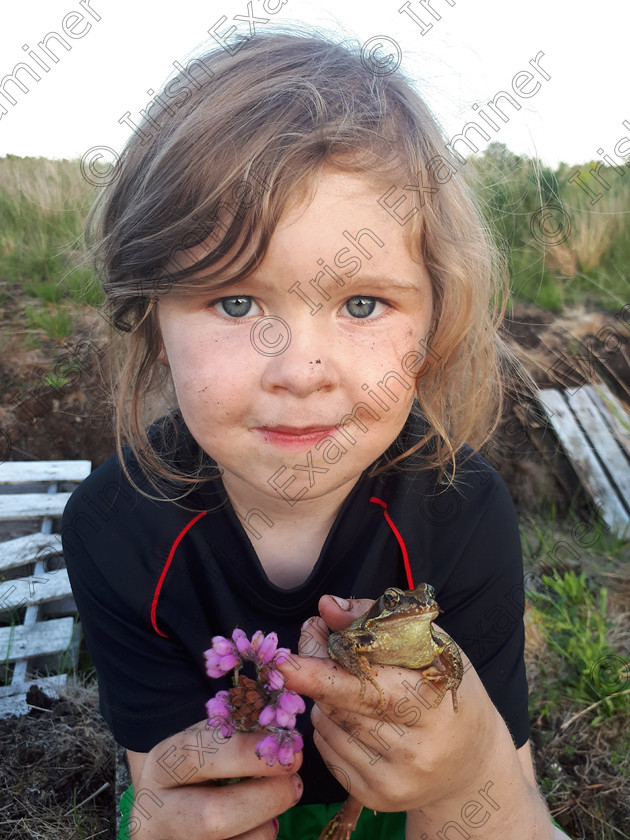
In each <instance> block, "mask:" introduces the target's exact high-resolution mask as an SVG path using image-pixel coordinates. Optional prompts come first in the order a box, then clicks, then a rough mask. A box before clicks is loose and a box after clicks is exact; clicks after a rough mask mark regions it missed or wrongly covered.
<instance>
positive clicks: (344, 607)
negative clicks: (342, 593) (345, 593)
mask: <svg viewBox="0 0 630 840" xmlns="http://www.w3.org/2000/svg"><path fill="white" fill-rule="evenodd" d="M330 597H331V598H332V599H333V601H334V602H335V604H337V606H338V607H341V609H342V610H349V609H350V602H349V601H346V599H345V598H339V597H338V596H337V595H331V596H330Z"/></svg>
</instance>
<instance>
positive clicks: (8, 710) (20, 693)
mask: <svg viewBox="0 0 630 840" xmlns="http://www.w3.org/2000/svg"><path fill="white" fill-rule="evenodd" d="M67 679H68V675H67V674H55V675H54V676H52V677H37V678H36V679H34V680H33V681H32V682H24V681H21V682H19V683H11V685H7V686H0V698H1V699H0V718H8V717H21V716H22V715H27V714H28V713H29V711H30V708H31V707H30V706H29V704H28V703H27V702H26V695H27V692H28V690H29V688H30V687H31V686H32V685H36V686H38V687H39V688H41V689H42V691H43V692H44V693H45V694H48V696H49V697H58V696H59V695H58V694H57V692H56V691H55V688H57V687H58V686H62V685H65V684H66V682H67ZM5 692H6V693H5Z"/></svg>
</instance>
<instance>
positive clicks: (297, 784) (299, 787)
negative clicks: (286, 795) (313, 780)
mask: <svg viewBox="0 0 630 840" xmlns="http://www.w3.org/2000/svg"><path fill="white" fill-rule="evenodd" d="M291 779H292V780H293V788H294V790H295V801H296V802H297V801H298V800H299V799H300V798H301V796H302V792H303V791H304V784H303V783H302V779H300V777H299V776H298V774H297V773H296V774H295V775H294V776H291Z"/></svg>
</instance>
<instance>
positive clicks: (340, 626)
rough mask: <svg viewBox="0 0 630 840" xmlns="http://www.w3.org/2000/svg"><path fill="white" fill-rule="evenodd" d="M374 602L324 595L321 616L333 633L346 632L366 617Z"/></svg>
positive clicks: (321, 603)
mask: <svg viewBox="0 0 630 840" xmlns="http://www.w3.org/2000/svg"><path fill="white" fill-rule="evenodd" d="M373 603H374V602H373V601H370V600H369V599H367V598H349V599H347V600H346V599H345V598H338V597H337V596H333V595H323V596H322V597H321V598H320V599H319V604H318V609H319V614H320V615H321V617H322V618H323V619H324V621H325V622H326V624H327V625H328V627H330V629H331V632H333V633H334V632H336V631H337V630H344V629H345V628H346V627H348V626H349V625H350V624H352V622H353V621H356V619H357V618H360V616H362V615H364V614H365V613H366V612H367V611H368V610H369V609H370V607H371V606H372V604H373Z"/></svg>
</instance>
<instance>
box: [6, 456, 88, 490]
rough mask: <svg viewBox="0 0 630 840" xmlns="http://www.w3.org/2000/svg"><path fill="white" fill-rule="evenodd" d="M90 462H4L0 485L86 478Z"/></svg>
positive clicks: (76, 480) (77, 480)
mask: <svg viewBox="0 0 630 840" xmlns="http://www.w3.org/2000/svg"><path fill="white" fill-rule="evenodd" d="M91 469H92V462H91V461H5V462H4V463H3V464H0V484H28V483H30V482H33V481H36V482H53V481H73V482H77V483H78V482H79V481H83V479H84V478H87V477H88V475H89V474H90V471H91Z"/></svg>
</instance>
